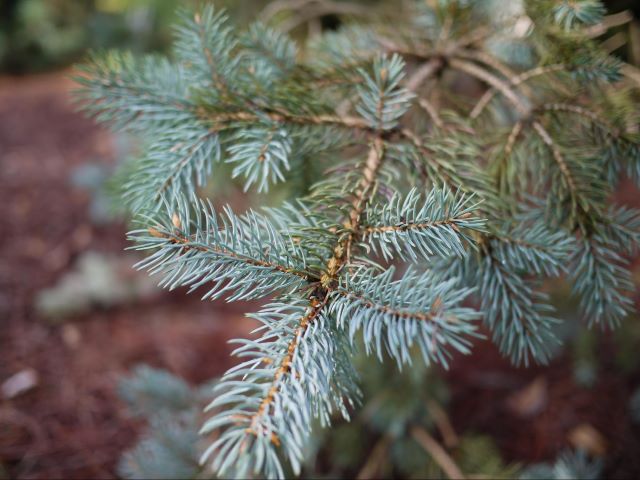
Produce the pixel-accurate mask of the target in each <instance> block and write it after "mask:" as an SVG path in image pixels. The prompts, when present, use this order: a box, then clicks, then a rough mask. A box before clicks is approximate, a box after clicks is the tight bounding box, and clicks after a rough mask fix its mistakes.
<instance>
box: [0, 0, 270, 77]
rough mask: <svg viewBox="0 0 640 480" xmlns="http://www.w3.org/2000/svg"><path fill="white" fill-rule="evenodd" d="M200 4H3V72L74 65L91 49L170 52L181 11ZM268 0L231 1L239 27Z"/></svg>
mask: <svg viewBox="0 0 640 480" xmlns="http://www.w3.org/2000/svg"><path fill="white" fill-rule="evenodd" d="M197 3H202V2H201V1H198V0H2V1H1V2H0V71H4V72H10V73H27V72H34V71H42V70H48V69H52V68H58V67H63V66H66V65H69V64H71V63H73V62H75V61H77V60H78V59H79V58H81V57H82V55H83V54H84V53H85V52H86V51H87V50H90V49H103V48H126V49H128V50H132V51H135V52H149V51H162V50H165V49H166V48H167V47H168V46H169V45H170V43H171V25H172V23H173V21H174V19H175V15H176V10H177V9H178V8H179V7H181V6H189V5H190V4H197ZM266 3H268V2H266V1H263V0H226V1H219V2H217V4H220V5H221V6H224V7H226V8H228V9H229V10H230V12H232V14H233V15H234V17H236V18H238V19H239V20H240V21H242V20H245V19H246V20H248V19H249V18H251V17H252V16H253V15H255V12H256V9H259V8H262V7H263V6H264V5H265V4H266Z"/></svg>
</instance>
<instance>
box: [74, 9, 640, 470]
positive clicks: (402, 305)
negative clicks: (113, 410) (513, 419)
mask: <svg viewBox="0 0 640 480" xmlns="http://www.w3.org/2000/svg"><path fill="white" fill-rule="evenodd" d="M408 5H409V6H408V7H406V8H404V9H400V8H399V9H398V12H396V16H397V18H395V19H394V22H395V23H394V24H393V25H389V23H388V22H386V23H380V24H378V23H375V22H374V21H372V22H370V23H367V24H360V25H357V26H350V27H345V28H344V29H341V30H339V31H337V32H333V33H330V34H327V35H323V36H319V37H318V38H315V39H313V41H311V42H309V44H308V46H307V48H305V49H299V47H297V46H296V45H295V44H294V42H293V41H292V40H290V39H289V38H287V37H286V36H285V35H284V34H282V33H279V32H278V31H277V30H274V29H271V28H270V27H268V26H265V25H261V24H256V25H254V26H252V27H250V28H249V29H248V31H247V32H246V33H241V32H238V31H237V30H236V29H235V28H233V26H232V25H231V23H230V22H229V21H228V19H227V17H226V15H225V14H224V12H223V11H221V10H216V9H214V8H213V7H210V6H209V7H205V8H204V9H203V10H202V11H199V12H197V13H194V12H186V11H185V12H184V13H183V15H182V21H181V23H180V25H179V26H178V27H177V28H176V43H175V45H176V47H175V52H174V55H173V57H172V59H171V60H167V59H161V58H155V57H145V58H141V59H139V58H134V57H133V56H131V55H128V54H120V53H108V54H104V55H96V56H94V57H93V58H92V59H91V60H90V61H89V63H88V64H87V65H86V66H85V68H84V71H85V75H84V76H82V77H80V78H79V81H80V82H81V83H82V85H83V88H82V90H81V91H80V98H81V99H82V100H83V102H84V103H83V105H84V106H85V108H86V109H87V110H88V111H89V112H91V113H92V114H93V115H94V116H96V118H98V119H99V120H101V121H105V122H107V123H109V124H110V125H112V126H114V127H115V128H118V129H123V130H126V131H130V132H133V133H135V134H136V135H137V136H139V138H140V139H141V141H142V144H143V147H144V148H143V149H142V155H141V157H140V158H139V159H137V160H134V161H132V162H131V164H130V165H128V166H127V172H128V180H127V181H126V182H125V184H124V197H125V199H126V200H127V201H128V203H129V205H130V206H131V208H132V210H133V211H134V212H135V213H136V214H137V221H138V222H139V224H140V228H139V229H138V230H135V231H133V232H132V233H131V235H130V238H131V240H132V241H133V242H135V245H136V247H135V248H138V249H140V250H144V251H147V252H149V253H150V255H149V256H148V257H147V258H146V259H145V260H143V261H142V262H141V263H140V267H141V268H146V269H148V270H149V271H150V272H151V273H159V274H161V275H162V276H163V280H162V284H163V285H165V286H167V287H169V288H176V287H179V286H188V287H189V288H190V289H191V290H195V289H199V290H201V291H203V292H204V294H203V297H204V298H218V297H221V296H225V297H226V298H227V299H228V300H230V301H231V300H246V299H261V298H262V299H264V298H268V299H269V300H270V303H269V304H268V305H266V306H265V307H264V308H263V309H262V310H261V311H260V312H259V313H257V314H255V315H252V317H253V318H254V319H255V320H256V321H257V322H258V324H259V327H258V329H257V331H256V333H257V334H258V335H259V336H258V337H257V338H252V339H247V340H239V341H238V342H239V347H238V348H237V350H236V352H235V354H236V355H237V356H238V357H240V358H241V359H242V363H240V364H239V365H237V366H236V367H234V368H232V369H231V370H230V371H229V372H227V374H226V375H225V376H224V378H223V379H222V381H221V382H220V383H219V384H218V385H217V387H216V397H215V399H214V400H213V402H212V403H211V405H210V407H209V410H210V411H212V416H211V417H210V418H209V419H208V420H207V421H206V422H205V423H204V427H203V428H202V433H203V434H204V435H205V436H206V438H207V440H208V443H209V447H208V448H207V449H206V451H205V453H204V455H203V457H202V461H203V462H210V463H211V465H212V466H213V468H214V470H215V471H216V472H217V474H219V475H223V476H240V477H244V476H248V475H264V476H266V477H270V478H271V477H283V476H284V472H285V469H284V468H285V467H283V461H285V462H287V463H288V464H289V465H290V466H291V467H292V468H293V471H294V472H295V473H298V472H299V471H300V468H301V464H302V461H303V459H304V451H305V450H304V449H305V445H306V443H307V438H308V437H309V434H310V430H311V428H312V425H313V420H314V419H319V420H320V421H321V423H323V424H325V425H326V424H328V423H329V422H330V420H331V416H332V413H333V412H336V411H337V412H340V413H341V414H342V415H343V416H345V417H348V416H349V412H350V411H352V409H353V407H354V406H355V405H356V404H357V403H358V402H359V399H360V392H359V389H358V386H357V375H356V373H355V370H354V369H353V365H352V360H351V359H352V357H353V349H354V348H356V345H358V342H355V341H354V339H355V338H356V336H357V337H358V338H361V339H362V343H363V344H364V349H365V350H366V351H367V352H372V353H376V354H377V355H378V356H380V357H381V358H382V356H383V354H388V355H389V356H390V357H392V358H393V359H395V360H396V361H397V362H398V364H400V365H401V366H402V365H403V364H408V363H411V361H412V359H413V360H414V361H415V360H416V356H413V354H414V353H415V354H416V355H417V356H420V357H422V359H423V360H424V362H426V363H427V364H431V363H435V364H440V365H443V366H445V367H446V366H447V364H448V362H449V361H450V360H451V357H452V354H453V353H456V352H457V353H463V354H466V353H469V351H470V349H471V346H472V343H473V341H474V339H476V338H478V337H479V336H480V335H479V333H478V322H477V320H479V319H482V321H483V322H484V325H485V327H486V330H487V331H488V332H489V334H490V336H491V337H492V339H493V341H494V342H495V343H496V344H497V345H498V346H499V348H500V350H501V352H502V353H503V354H504V355H506V356H508V357H510V358H511V359H512V360H513V361H514V362H515V363H517V364H528V363H530V362H532V361H533V362H545V361H546V360H547V359H548V357H549V351H550V349H551V347H552V346H553V344H554V342H555V336H554V331H553V330H554V325H555V324H556V323H558V322H559V319H557V318H555V316H554V312H553V309H552V308H551V307H550V306H549V304H548V298H547V297H548V296H547V294H546V293H545V292H544V291H543V290H542V288H541V281H542V280H543V279H544V278H546V277H550V276H558V275H561V274H564V273H566V274H567V276H568V277H569V278H570V280H571V281H572V282H573V286H574V291H575V293H576V294H577V295H578V296H579V297H580V301H581V305H582V307H583V311H584V313H585V316H586V317H587V318H588V319H589V322H590V323H592V324H594V325H598V326H602V327H605V326H615V325H617V324H618V323H619V322H620V320H621V319H622V318H623V317H624V316H625V315H626V313H627V312H629V310H630V309H631V300H630V294H631V292H632V291H633V284H632V282H631V277H630V273H629V271H628V268H627V260H626V257H625V256H624V255H626V254H628V253H631V252H633V251H634V250H635V248H636V246H637V244H638V241H639V240H640V212H637V211H634V210H632V209H629V208H626V207H618V206H612V205H611V202H610V197H611V194H612V193H613V192H614V191H615V189H616V188H617V186H618V185H619V183H620V182H621V180H622V178H623V175H625V174H627V173H628V174H629V176H630V177H631V178H632V179H633V180H635V181H638V179H639V178H640V175H638V172H640V143H638V137H637V134H636V133H634V127H635V125H633V121H634V118H633V116H632V115H631V114H629V113H628V112H617V111H616V108H615V105H618V104H620V103H621V102H625V101H628V102H631V101H633V97H632V96H631V95H630V93H629V90H628V89H624V88H619V87H618V86H619V85H620V84H621V83H623V82H624V78H623V77H622V72H623V70H621V62H619V61H617V60H615V59H613V58H610V57H608V56H607V55H606V53H604V52H603V51H602V50H601V49H600V48H599V47H598V45H597V43H596V42H595V41H594V40H591V39H589V37H588V36H587V33H586V30H585V26H588V25H591V24H593V23H596V22H598V21H600V19H601V18H602V15H603V8H602V6H601V4H600V2H597V1H594V0H580V1H572V2H567V1H562V0H548V1H544V2H541V1H527V2H522V3H520V2H513V5H511V6H510V8H509V9H506V10H505V11H504V12H503V13H502V14H501V15H498V16H496V15H494V13H495V9H496V8H498V7H496V6H495V2H491V1H489V2H467V1H462V0H459V1H454V0H445V1H439V2H423V1H420V2H418V1H416V2H415V3H413V2H408ZM462 85H463V86H462ZM329 153H331V155H329ZM308 162H313V163H314V164H318V163H321V164H322V166H324V167H325V168H326V174H325V175H324V176H323V178H322V179H321V180H319V181H316V182H315V183H313V184H312V185H310V186H309V191H308V193H307V194H305V195H304V196H302V198H299V199H295V200H293V201H292V202H291V203H287V204H285V205H283V206H281V207H278V208H274V209H265V210H264V211H262V212H248V213H245V214H242V215H238V214H236V213H234V212H232V211H231V210H230V209H229V208H228V207H226V208H224V209H223V210H222V212H219V211H217V209H215V208H214V207H213V206H212V204H211V203H210V202H208V201H205V200H200V199H199V198H198V191H199V187H202V186H203V185H204V184H205V183H206V181H207V179H208V178H209V177H210V176H211V175H212V174H213V175H220V174H223V173H224V171H225V170H224V168H223V164H224V163H230V164H232V172H231V176H232V177H234V178H235V177H244V185H245V188H247V189H249V188H255V189H257V190H258V191H266V190H267V189H268V188H269V186H271V185H273V184H275V183H278V182H284V181H287V180H289V179H293V176H294V174H295V172H296V171H299V170H301V169H306V168H308ZM392 262H395V263H402V264H404V263H409V264H414V265H412V266H410V267H409V268H406V266H405V265H402V266H400V267H399V268H396V267H394V266H391V265H390V263H392ZM472 306H475V308H474V307H472Z"/></svg>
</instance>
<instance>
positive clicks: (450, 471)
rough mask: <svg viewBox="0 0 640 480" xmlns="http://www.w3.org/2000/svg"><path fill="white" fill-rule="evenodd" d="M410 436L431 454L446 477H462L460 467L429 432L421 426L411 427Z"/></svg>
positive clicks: (455, 479)
mask: <svg viewBox="0 0 640 480" xmlns="http://www.w3.org/2000/svg"><path fill="white" fill-rule="evenodd" d="M411 436H412V437H413V439H414V440H415V441H416V442H417V443H418V445H420V446H421V447H422V448H423V449H424V450H425V451H426V452H427V453H428V454H429V455H431V457H432V458H433V459H434V460H435V462H436V463H437V464H438V465H439V466H440V468H442V471H443V472H444V473H445V475H447V477H449V478H450V479H452V480H459V479H464V475H463V473H462V471H461V470H460V467H458V465H457V464H456V462H455V461H454V460H453V459H452V458H451V456H450V455H449V454H448V453H447V451H446V450H445V449H444V448H443V447H442V445H440V444H439V443H438V442H437V441H436V439H435V438H433V437H432V436H431V435H430V434H429V432H427V431H426V430H425V429H424V428H422V427H413V428H412V429H411Z"/></svg>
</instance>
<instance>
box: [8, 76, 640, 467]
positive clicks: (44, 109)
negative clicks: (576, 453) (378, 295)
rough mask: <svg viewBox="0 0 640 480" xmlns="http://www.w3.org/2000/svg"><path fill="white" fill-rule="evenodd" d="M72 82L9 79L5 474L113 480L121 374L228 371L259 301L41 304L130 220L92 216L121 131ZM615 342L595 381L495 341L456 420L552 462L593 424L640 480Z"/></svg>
mask: <svg viewBox="0 0 640 480" xmlns="http://www.w3.org/2000/svg"><path fill="white" fill-rule="evenodd" d="M71 88H73V84H72V83H71V81H70V80H68V78H67V76H66V74H49V75H44V76H37V77H27V78H19V79H16V78H0V384H1V383H2V382H4V381H5V380H6V379H8V378H10V377H11V376H12V375H15V374H16V373H18V372H21V371H25V370H28V371H30V372H33V373H34V374H35V376H36V378H37V381H36V382H35V383H34V386H33V388H31V389H30V390H28V391H26V392H25V393H23V394H21V395H18V396H15V397H10V398H6V397H0V478H5V477H7V478H22V479H27V478H113V477H114V476H115V466H116V464H117V461H118V458H119V456H120V455H121V453H122V451H123V450H124V449H126V448H128V447H129V446H131V445H132V444H134V443H135V440H136V435H137V432H138V431H139V425H137V424H136V422H135V421H133V420H132V419H131V418H130V417H128V416H127V413H126V411H125V409H124V406H123V404H122V403H121V402H120V401H119V399H118V397H117V394H116V385H117V381H118V378H120V377H121V376H122V375H124V374H126V373H127V372H128V371H129V370H130V369H131V368H132V367H134V366H135V365H137V364H140V363H146V364H150V365H152V366H156V367H162V368H166V369H168V370H170V371H172V372H174V373H176V374H178V375H180V376H182V377H184V378H185V379H187V380H188V381H190V382H192V383H194V384H197V383H200V382H203V381H205V380H208V379H210V378H211V377H213V376H215V375H219V374H220V373H222V372H223V371H224V370H225V369H226V368H227V367H228V366H229V364H230V362H231V360H230V359H229V352H230V347H229V346H228V344H227V343H226V341H227V340H228V339H230V338H233V337H236V336H238V335H242V334H243V333H245V332H246V331H247V330H248V329H249V327H250V324H249V322H248V321H247V320H245V319H244V317H243V310H244V309H248V308H249V307H248V306H247V305H236V306H235V307H231V306H230V305H228V304H225V303H224V302H215V303H214V304H211V303H205V302H201V301H200V300H199V298H198V297H197V296H196V295H193V296H187V295H185V294H184V293H185V292H183V291H178V292H171V293H169V292H162V293H161V294H158V295H155V296H152V297H150V298H147V299H143V300H141V301H139V302H136V303H134V304H131V305H128V306H122V307H118V308H113V309H93V310H92V311H91V312H90V313H88V314H82V315H76V316H75V317H73V318H72V319H70V320H68V321H65V322H64V323H52V322H49V321H46V320H45V319H43V318H41V317H40V316H39V315H38V314H37V313H36V310H35V309H34V307H33V305H34V298H35V295H36V294H37V292H39V291H40V290H41V289H43V288H46V287H50V286H51V285H53V284H55V283H56V281H57V280H58V279H59V278H60V277H61V276H62V275H64V274H65V272H67V271H69V269H70V268H72V266H73V265H74V262H75V260H76V259H77V258H78V257H79V255H81V254H82V253H83V252H85V251H87V250H89V249H90V250H94V251H100V252H104V253H109V254H121V252H122V250H123V249H124V248H125V247H126V241H125V236H124V233H125V232H126V228H127V227H126V225H125V224H124V223H123V222H120V221H115V222H110V223H107V224H104V225H96V224H94V223H93V222H92V221H91V219H90V216H89V203H90V200H91V198H90V194H89V193H87V192H86V191H83V190H81V189H79V188H76V187H74V186H73V185H72V184H71V183H70V177H71V174H72V172H73V171H74V169H75V168H77V167H78V166H80V165H83V164H85V163H87V162H91V163H94V164H100V165H105V166H109V165H113V164H114V162H116V160H117V159H116V156H117V154H116V151H117V149H116V148H115V146H114V139H113V137H112V135H111V134H109V133H108V132H106V131H105V130H103V129H101V128H99V127H97V126H96V125H94V124H93V123H92V122H91V121H89V120H87V119H85V118H84V117H83V116H82V115H80V114H78V113H76V112H75V111H74V108H73V106H72V105H71V102H70V95H69V90H70V89H71ZM629 195H632V196H633V195H635V193H631V194H629ZM635 321H637V319H636V320H635ZM602 345H603V346H602V348H600V349H599V351H598V355H599V357H600V375H599V376H598V380H597V382H596V383H595V385H594V386H593V387H592V388H585V387H580V386H579V385H577V384H576V382H575V381H574V380H573V367H572V365H571V362H570V361H569V360H568V357H567V356H561V357H559V358H558V359H556V360H554V362H553V363H552V365H550V366H549V367H536V368H532V369H516V368H513V367H511V366H509V364H508V363H507V362H506V361H504V360H503V359H501V358H500V356H499V355H498V354H497V352H496V351H495V349H494V348H493V347H491V346H490V344H489V343H488V342H484V343H482V344H481V345H480V346H479V347H478V348H477V349H476V351H475V353H474V355H473V356H472V357H468V358H465V359H460V360H459V361H457V362H454V367H453V370H452V371H450V372H448V373H447V377H448V380H449V384H450V387H451V393H452V401H451V404H450V406H449V415H450V417H451V419H452V421H453V425H454V428H455V429H456V430H457V431H458V432H465V431H474V432H478V433H486V434H489V435H491V436H492V437H493V438H494V439H495V441H496V443H497V445H498V446H499V447H500V449H501V451H502V453H503V456H504V458H505V459H506V460H509V461H518V462H533V461H540V460H549V459H553V458H555V456H556V455H557V454H558V453H559V452H560V451H562V450H563V449H564V448H565V447H567V446H570V445H572V444H574V443H575V441H576V440H575V438H576V433H575V432H576V431H577V430H580V428H582V430H581V431H582V433H583V437H585V436H586V438H587V440H586V444H587V446H588V445H589V442H591V447H590V448H592V449H595V450H598V449H604V452H605V453H606V456H607V459H608V461H607V467H606V472H607V475H608V476H609V477H610V478H632V477H635V478H637V477H638V475H640V457H639V456H638V455H637V453H638V452H640V429H639V428H638V426H635V427H633V426H632V424H631V422H630V419H629V414H628V399H629V396H630V393H631V391H632V390H633V388H634V386H635V387H637V386H638V385H640V375H639V374H638V373H639V372H635V374H622V373H620V372H619V371H618V369H617V368H616V367H615V366H614V364H613V362H612V360H611V359H612V358H613V348H614V347H613V346H612V344H611V341H610V340H609V339H608V338H607V339H604V340H603V341H602ZM514 405H516V407H514ZM585 426H586V427H585ZM585 428H586V430H585ZM589 429H591V430H589ZM585 432H587V433H585ZM594 432H595V433H594ZM578 436H579V435H578ZM594 438H595V440H594ZM594 442H595V443H594ZM583 443H584V442H583Z"/></svg>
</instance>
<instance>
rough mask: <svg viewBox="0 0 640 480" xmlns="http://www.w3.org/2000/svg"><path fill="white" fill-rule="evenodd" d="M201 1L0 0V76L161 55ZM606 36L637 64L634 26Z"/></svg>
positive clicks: (239, 6) (639, 6) (624, 1)
mask: <svg viewBox="0 0 640 480" xmlns="http://www.w3.org/2000/svg"><path fill="white" fill-rule="evenodd" d="M203 1H206V0H1V1H0V72H8V73H28V72H38V71H43V70H50V69H54V68H60V67H64V66H67V65H70V64H71V63H73V62H75V61H77V60H78V59H80V58H81V57H82V55H83V54H84V53H85V52H86V51H87V50H91V49H104V48H126V49H128V50H132V51H135V52H149V51H163V50H166V49H167V48H168V47H169V45H170V43H171V25H172V23H173V21H174V19H175V14H176V10H177V9H178V8H179V7H181V6H189V5H194V4H200V3H203ZM401 2H402V0H393V1H391V0H387V2H385V1H384V0H359V1H357V2H356V3H363V4H373V3H378V4H380V3H382V4H384V3H389V4H390V5H391V4H396V3H401ZM268 3H269V0H216V1H215V4H216V5H217V6H221V7H224V8H226V9H227V10H228V11H229V12H230V14H231V15H232V16H233V17H234V21H236V22H240V23H245V22H249V21H250V20H252V19H254V18H255V17H256V16H257V15H258V14H259V12H260V11H261V10H262V9H263V8H264V7H265V6H266V5H267V4H268ZM349 3H354V2H353V1H351V2H349ZM605 3H607V6H608V9H609V11H610V12H612V13H614V12H620V11H624V10H629V11H631V12H633V13H634V14H635V17H636V18H638V17H639V16H640V15H639V13H640V2H638V1H637V0H609V1H608V2H605ZM335 22H336V19H335V18H332V16H331V15H327V16H326V17H323V18H322V27H323V28H327V27H329V28H334V27H335V26H336V25H335ZM608 35H609V36H610V38H611V41H610V44H611V47H612V49H613V50H615V51H616V53H618V54H620V55H622V56H623V57H625V58H626V59H627V60H629V61H631V62H632V63H636V64H637V62H638V61H639V60H640V28H638V26H637V24H636V23H630V22H625V23H624V24H623V25H621V26H620V27H619V28H617V29H613V30H612V31H611V32H610V33H609V34H608Z"/></svg>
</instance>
